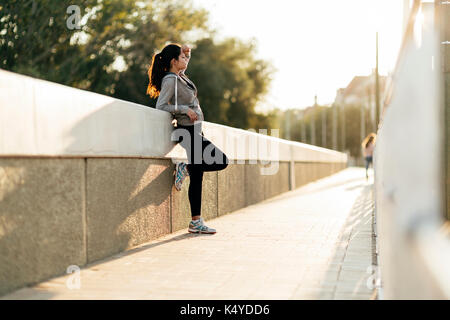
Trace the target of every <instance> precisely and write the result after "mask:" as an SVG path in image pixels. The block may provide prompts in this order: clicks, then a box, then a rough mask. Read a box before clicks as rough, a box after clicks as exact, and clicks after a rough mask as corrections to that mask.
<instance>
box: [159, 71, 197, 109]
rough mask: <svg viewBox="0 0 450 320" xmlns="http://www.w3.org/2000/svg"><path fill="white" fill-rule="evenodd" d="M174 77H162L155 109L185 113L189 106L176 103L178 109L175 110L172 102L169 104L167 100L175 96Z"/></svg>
mask: <svg viewBox="0 0 450 320" xmlns="http://www.w3.org/2000/svg"><path fill="white" fill-rule="evenodd" d="M175 81H177V79H176V78H175V77H167V78H164V79H163V81H162V84H161V92H160V93H159V97H158V101H157V102H156V109H158V110H164V111H167V112H170V113H172V114H180V113H184V114H187V113H188V111H189V106H187V105H182V104H179V105H178V110H175V105H174V104H169V101H170V100H171V99H172V98H174V97H175Z"/></svg>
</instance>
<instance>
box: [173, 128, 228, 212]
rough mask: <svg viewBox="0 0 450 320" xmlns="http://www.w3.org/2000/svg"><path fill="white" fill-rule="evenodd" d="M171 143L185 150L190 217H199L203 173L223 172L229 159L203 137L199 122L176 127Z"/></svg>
mask: <svg viewBox="0 0 450 320" xmlns="http://www.w3.org/2000/svg"><path fill="white" fill-rule="evenodd" d="M183 129H185V130H187V131H184V130H183ZM172 141H175V142H178V143H180V144H181V146H182V147H183V148H184V149H185V150H186V154H187V157H188V161H189V162H188V165H187V170H188V172H189V178H190V183H189V191H188V196H189V203H190V205H191V215H192V216H199V215H201V208H202V182H203V172H207V171H220V170H223V169H225V168H226V167H227V166H228V163H229V159H228V157H227V156H226V155H225V154H224V153H223V152H222V151H221V150H220V149H219V148H218V147H216V146H215V145H214V144H213V143H212V142H211V141H209V140H208V139H207V138H205V137H204V136H203V131H202V127H201V122H197V123H195V124H194V125H192V126H181V125H178V126H177V128H176V129H175V130H174V131H173V132H172ZM200 145H201V148H200ZM205 149H206V152H205Z"/></svg>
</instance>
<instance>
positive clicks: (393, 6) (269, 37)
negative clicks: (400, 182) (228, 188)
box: [193, 0, 403, 111]
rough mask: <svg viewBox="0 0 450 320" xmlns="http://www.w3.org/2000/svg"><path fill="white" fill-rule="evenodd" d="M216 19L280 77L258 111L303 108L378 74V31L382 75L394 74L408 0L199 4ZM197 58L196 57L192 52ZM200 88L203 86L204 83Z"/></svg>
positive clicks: (221, 32)
mask: <svg viewBox="0 0 450 320" xmlns="http://www.w3.org/2000/svg"><path fill="white" fill-rule="evenodd" d="M193 3H194V4H195V5H196V6H198V7H203V8H205V9H207V10H208V11H209V12H210V26H211V27H212V28H213V29H216V30H217V33H218V36H219V39H221V38H225V37H236V38H239V39H241V40H244V41H250V40H251V39H252V38H255V39H256V40H257V48H258V52H255V56H256V57H257V58H261V59H264V60H268V61H270V62H271V63H272V64H273V66H274V67H275V69H276V70H277V72H276V73H275V74H274V76H273V79H274V80H273V81H272V86H271V89H270V90H269V93H268V94H267V96H266V101H264V102H261V103H260V104H259V105H258V106H257V110H258V111H264V110H269V109H272V108H275V107H277V108H280V109H284V110H285V109H289V108H299V109H303V108H306V107H308V106H311V105H313V103H314V96H315V95H317V101H318V104H322V105H326V104H331V103H332V102H333V101H334V98H335V96H336V90H338V89H339V88H344V87H346V86H347V85H348V84H349V83H350V81H351V80H352V79H353V77H355V76H367V75H370V74H371V73H372V70H373V69H374V68H375V52H376V51H375V48H376V45H375V44H376V32H377V31H378V39H379V58H378V59H379V73H380V74H381V75H387V74H388V73H389V72H391V71H392V70H393V68H394V65H395V62H396V59H397V53H398V50H399V47H400V42H401V34H402V23H403V1H402V0H379V1H368V0H343V1H332V0H323V1H305V0H297V1H292V0H278V1H276V2H274V1H266V0H260V1H251V0H239V1H238V0H226V1H225V0H194V1H193ZM193 55H195V51H193ZM200 85H201V84H200Z"/></svg>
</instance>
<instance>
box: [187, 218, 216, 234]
mask: <svg viewBox="0 0 450 320" xmlns="http://www.w3.org/2000/svg"><path fill="white" fill-rule="evenodd" d="M188 231H189V232H191V233H208V234H213V233H216V229H213V228H209V227H207V226H205V224H204V223H203V218H200V219H197V220H191V222H190V223H189V229H188Z"/></svg>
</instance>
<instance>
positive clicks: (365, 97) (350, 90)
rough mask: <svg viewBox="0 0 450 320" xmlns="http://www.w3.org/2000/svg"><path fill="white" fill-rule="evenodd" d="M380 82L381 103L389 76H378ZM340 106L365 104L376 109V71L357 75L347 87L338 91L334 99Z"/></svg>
mask: <svg viewBox="0 0 450 320" xmlns="http://www.w3.org/2000/svg"><path fill="white" fill-rule="evenodd" d="M378 79H379V83H380V103H381V100H382V99H383V96H384V89H385V86H386V81H387V76H378ZM334 103H335V104H337V105H338V106H343V105H364V106H365V107H371V108H373V110H375V72H372V74H371V75H368V76H355V77H354V78H353V79H352V81H350V83H349V84H348V86H347V87H346V88H340V89H338V90H337V92H336V99H335V101H334Z"/></svg>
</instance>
